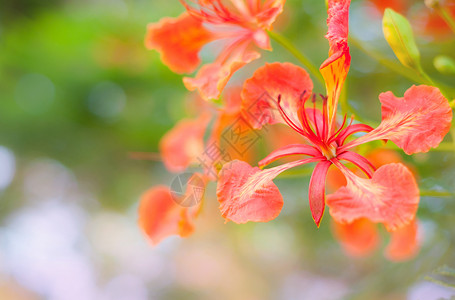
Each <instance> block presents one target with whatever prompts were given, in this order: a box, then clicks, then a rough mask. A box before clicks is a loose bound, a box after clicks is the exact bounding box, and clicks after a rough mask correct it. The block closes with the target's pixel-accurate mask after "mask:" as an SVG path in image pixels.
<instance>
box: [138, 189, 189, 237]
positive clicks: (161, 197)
mask: <svg viewBox="0 0 455 300" xmlns="http://www.w3.org/2000/svg"><path fill="white" fill-rule="evenodd" d="M194 217H195V209H194V208H186V207H182V206H179V205H178V204H177V203H176V202H175V201H174V199H173V198H172V195H171V192H170V190H169V188H168V187H166V186H156V187H154V188H151V189H149V190H148V191H147V192H145V193H144V194H143V195H142V197H141V202H140V204H139V221H138V222H139V226H140V227H141V229H142V230H143V231H144V232H145V233H146V234H147V236H148V237H149V238H150V240H151V242H152V244H154V245H156V244H158V243H159V242H160V241H161V240H163V239H164V238H166V237H168V236H170V235H179V236H181V237H186V236H188V235H190V234H191V233H192V232H193V231H194V226H193V218H194Z"/></svg>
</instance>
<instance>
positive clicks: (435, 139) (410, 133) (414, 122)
mask: <svg viewBox="0 0 455 300" xmlns="http://www.w3.org/2000/svg"><path fill="white" fill-rule="evenodd" d="M379 100H380V101H381V103H382V122H381V124H380V125H379V126H378V127H377V128H376V129H374V130H373V131H371V132H369V133H367V134H366V135H364V136H362V137H360V138H358V139H357V140H354V141H352V142H350V143H348V144H346V145H345V147H344V149H347V148H351V147H354V146H356V145H360V144H363V143H365V142H368V141H372V140H379V139H389V140H392V141H393V142H394V143H395V144H397V145H398V147H400V148H402V149H403V150H404V152H406V153H407V154H412V153H416V152H427V151H429V150H430V148H431V147H437V146H438V145H439V143H440V142H441V141H442V140H443V138H444V136H445V135H446V134H447V133H448V132H449V129H450V124H451V121H452V109H451V108H450V105H449V102H448V101H447V99H446V98H444V96H443V95H442V94H441V92H440V91H439V89H438V88H435V87H432V86H426V85H419V86H412V87H411V88H409V89H408V90H407V91H406V92H405V93H404V98H398V97H395V96H394V95H393V93H392V92H387V93H382V94H380V95H379Z"/></svg>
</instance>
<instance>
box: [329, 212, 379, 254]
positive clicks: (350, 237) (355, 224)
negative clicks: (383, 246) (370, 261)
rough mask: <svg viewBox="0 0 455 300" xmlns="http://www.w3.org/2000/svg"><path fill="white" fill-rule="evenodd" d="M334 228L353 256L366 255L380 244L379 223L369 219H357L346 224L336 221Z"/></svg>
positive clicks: (342, 243)
mask: <svg viewBox="0 0 455 300" xmlns="http://www.w3.org/2000/svg"><path fill="white" fill-rule="evenodd" d="M332 228H333V232H334V234H335V237H336V238H337V239H338V241H340V243H341V245H342V246H343V248H344V250H345V251H346V252H347V253H348V254H349V255H351V256H355V257H362V256H366V255H368V254H370V253H371V252H372V251H374V250H375V249H376V247H377V246H378V244H379V240H380V239H379V233H378V230H377V225H376V224H374V223H373V222H371V221H369V220H368V219H365V218H362V219H357V220H354V221H352V222H351V223H346V224H343V223H338V222H336V221H334V222H333V226H332Z"/></svg>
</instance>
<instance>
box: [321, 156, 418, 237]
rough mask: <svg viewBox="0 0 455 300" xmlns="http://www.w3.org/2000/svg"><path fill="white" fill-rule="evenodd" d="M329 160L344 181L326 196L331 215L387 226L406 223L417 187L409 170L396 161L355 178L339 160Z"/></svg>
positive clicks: (414, 207)
mask: <svg viewBox="0 0 455 300" xmlns="http://www.w3.org/2000/svg"><path fill="white" fill-rule="evenodd" d="M333 163H334V164H335V165H336V166H337V167H338V168H339V169H340V170H341V171H342V172H343V174H344V175H345V176H346V179H347V181H348V184H347V185H346V186H345V187H342V188H340V189H339V190H338V191H337V192H335V193H334V194H331V195H328V196H327V205H328V206H329V207H330V214H331V215H332V217H333V218H334V219H335V220H336V221H337V222H341V223H346V222H347V223H350V222H352V221H354V220H356V219H359V218H367V219H369V220H371V221H372V222H380V223H384V224H385V226H386V227H387V228H388V229H389V230H394V229H397V228H399V227H401V226H404V225H406V224H407V223H409V222H410V221H411V220H412V219H414V216H415V214H416V211H417V207H418V204H419V199H420V195H419V189H418V187H417V184H416V182H415V179H414V176H413V175H412V173H411V172H410V171H409V170H408V169H407V168H406V167H405V166H404V165H403V164H400V163H392V164H387V165H384V166H381V167H380V168H379V169H378V170H377V171H376V172H375V173H374V175H373V177H372V178H371V179H364V178H359V177H357V176H356V175H354V174H353V173H352V172H351V171H349V170H348V169H347V168H346V167H344V166H343V165H342V164H341V163H340V162H339V161H336V160H333Z"/></svg>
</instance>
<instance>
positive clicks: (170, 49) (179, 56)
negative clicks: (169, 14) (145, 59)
mask: <svg viewBox="0 0 455 300" xmlns="http://www.w3.org/2000/svg"><path fill="white" fill-rule="evenodd" d="M212 39H213V35H212V34H211V33H210V31H208V30H207V29H205V28H204V26H203V25H202V22H201V21H200V20H198V19H196V18H194V17H192V16H190V15H189V14H188V13H183V14H182V15H180V16H179V17H177V18H163V19H161V20H160V21H159V22H158V23H154V24H150V25H149V26H148V28H147V35H146V37H145V45H146V47H147V48H148V49H154V50H157V51H158V52H159V53H160V54H161V59H162V61H163V62H164V64H165V65H167V66H168V67H169V68H170V69H171V70H172V71H173V72H176V73H191V72H193V71H194V70H195V69H196V68H197V66H198V65H199V64H200V62H201V61H200V59H199V56H198V53H199V51H200V50H201V48H202V47H203V46H204V45H205V44H207V43H208V42H210V41H212Z"/></svg>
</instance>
